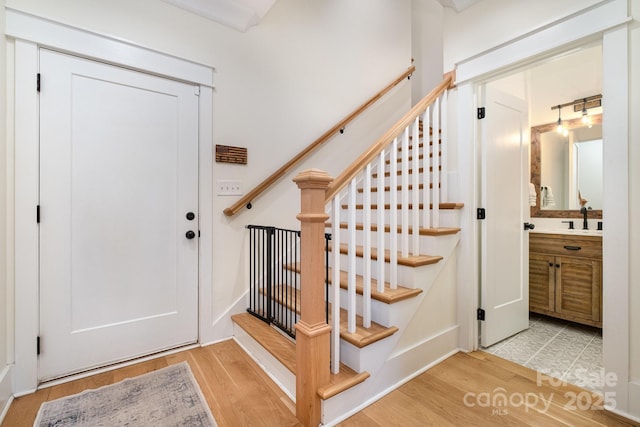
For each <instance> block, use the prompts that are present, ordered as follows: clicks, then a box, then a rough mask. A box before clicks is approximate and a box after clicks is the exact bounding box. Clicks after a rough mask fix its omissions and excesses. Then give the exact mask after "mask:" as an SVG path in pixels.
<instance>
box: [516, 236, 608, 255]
mask: <svg viewBox="0 0 640 427" xmlns="http://www.w3.org/2000/svg"><path fill="white" fill-rule="evenodd" d="M529 251H530V252H537V253H543V254H550V255H562V256H574V257H580V258H596V259H601V258H602V237H600V236H573V235H565V234H544V233H530V234H529Z"/></svg>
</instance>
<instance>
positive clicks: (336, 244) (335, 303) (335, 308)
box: [331, 194, 341, 374]
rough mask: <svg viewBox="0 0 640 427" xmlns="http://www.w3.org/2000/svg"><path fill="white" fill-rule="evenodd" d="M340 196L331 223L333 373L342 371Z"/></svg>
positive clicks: (334, 201) (337, 195) (334, 202)
mask: <svg viewBox="0 0 640 427" xmlns="http://www.w3.org/2000/svg"><path fill="white" fill-rule="evenodd" d="M340 209H341V206H340V194H336V196H335V197H334V198H333V220H332V221H331V233H332V236H331V240H333V243H332V247H333V250H332V252H331V254H332V256H333V257H332V258H333V270H332V275H331V276H332V277H331V285H332V289H331V290H332V291H333V292H332V296H333V298H332V301H331V372H333V373H334V374H337V373H338V372H339V371H340Z"/></svg>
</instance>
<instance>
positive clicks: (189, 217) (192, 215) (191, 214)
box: [187, 212, 196, 221]
mask: <svg viewBox="0 0 640 427" xmlns="http://www.w3.org/2000/svg"><path fill="white" fill-rule="evenodd" d="M195 217H196V214H194V213H193V212H187V219H188V220H189V221H193V219H194V218H195Z"/></svg>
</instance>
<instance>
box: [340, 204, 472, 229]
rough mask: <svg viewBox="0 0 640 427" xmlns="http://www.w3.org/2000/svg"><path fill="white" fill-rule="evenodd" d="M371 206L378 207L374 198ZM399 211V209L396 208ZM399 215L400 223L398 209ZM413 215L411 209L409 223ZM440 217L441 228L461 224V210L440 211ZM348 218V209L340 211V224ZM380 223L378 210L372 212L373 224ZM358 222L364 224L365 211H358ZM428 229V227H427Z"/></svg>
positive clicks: (386, 216) (387, 212) (386, 217)
mask: <svg viewBox="0 0 640 427" xmlns="http://www.w3.org/2000/svg"><path fill="white" fill-rule="evenodd" d="M397 202H398V204H399V205H401V206H402V199H401V198H400V197H398V201H397ZM409 203H410V204H411V203H413V202H412V201H411V199H410V200H409ZM371 204H374V205H376V204H377V200H376V199H375V198H373V199H372V200H371ZM385 204H389V200H388V199H387V200H385ZM396 209H397V207H396ZM390 212H391V211H390V210H389V209H385V210H384V222H385V224H388V223H389V222H390V217H391V214H390ZM397 215H398V222H399V223H400V222H401V221H402V214H401V210H400V209H398V210H397ZM411 215H413V209H409V221H411ZM433 215H434V214H433V210H432V211H431V213H430V216H433ZM438 215H440V227H457V226H458V224H459V223H460V222H459V217H460V211H459V209H440V210H439V212H438ZM422 216H423V214H422V211H420V221H421V222H422ZM347 218H348V209H341V210H340V222H346V221H347ZM331 220H333V218H331ZM377 221H378V209H372V210H371V222H372V223H376V222H377ZM356 222H358V223H362V222H364V210H363V209H356ZM421 226H422V227H424V225H423V224H422V223H421ZM425 228H428V227H425Z"/></svg>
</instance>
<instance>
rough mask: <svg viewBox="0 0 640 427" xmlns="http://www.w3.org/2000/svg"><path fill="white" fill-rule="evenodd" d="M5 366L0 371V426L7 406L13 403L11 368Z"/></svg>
mask: <svg viewBox="0 0 640 427" xmlns="http://www.w3.org/2000/svg"><path fill="white" fill-rule="evenodd" d="M12 366H13V365H7V366H5V367H4V369H3V370H2V371H0V424H2V421H3V420H4V417H5V415H7V412H8V411H9V406H11V402H12V401H13V394H12V390H11V389H12V384H11V367H12Z"/></svg>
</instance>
